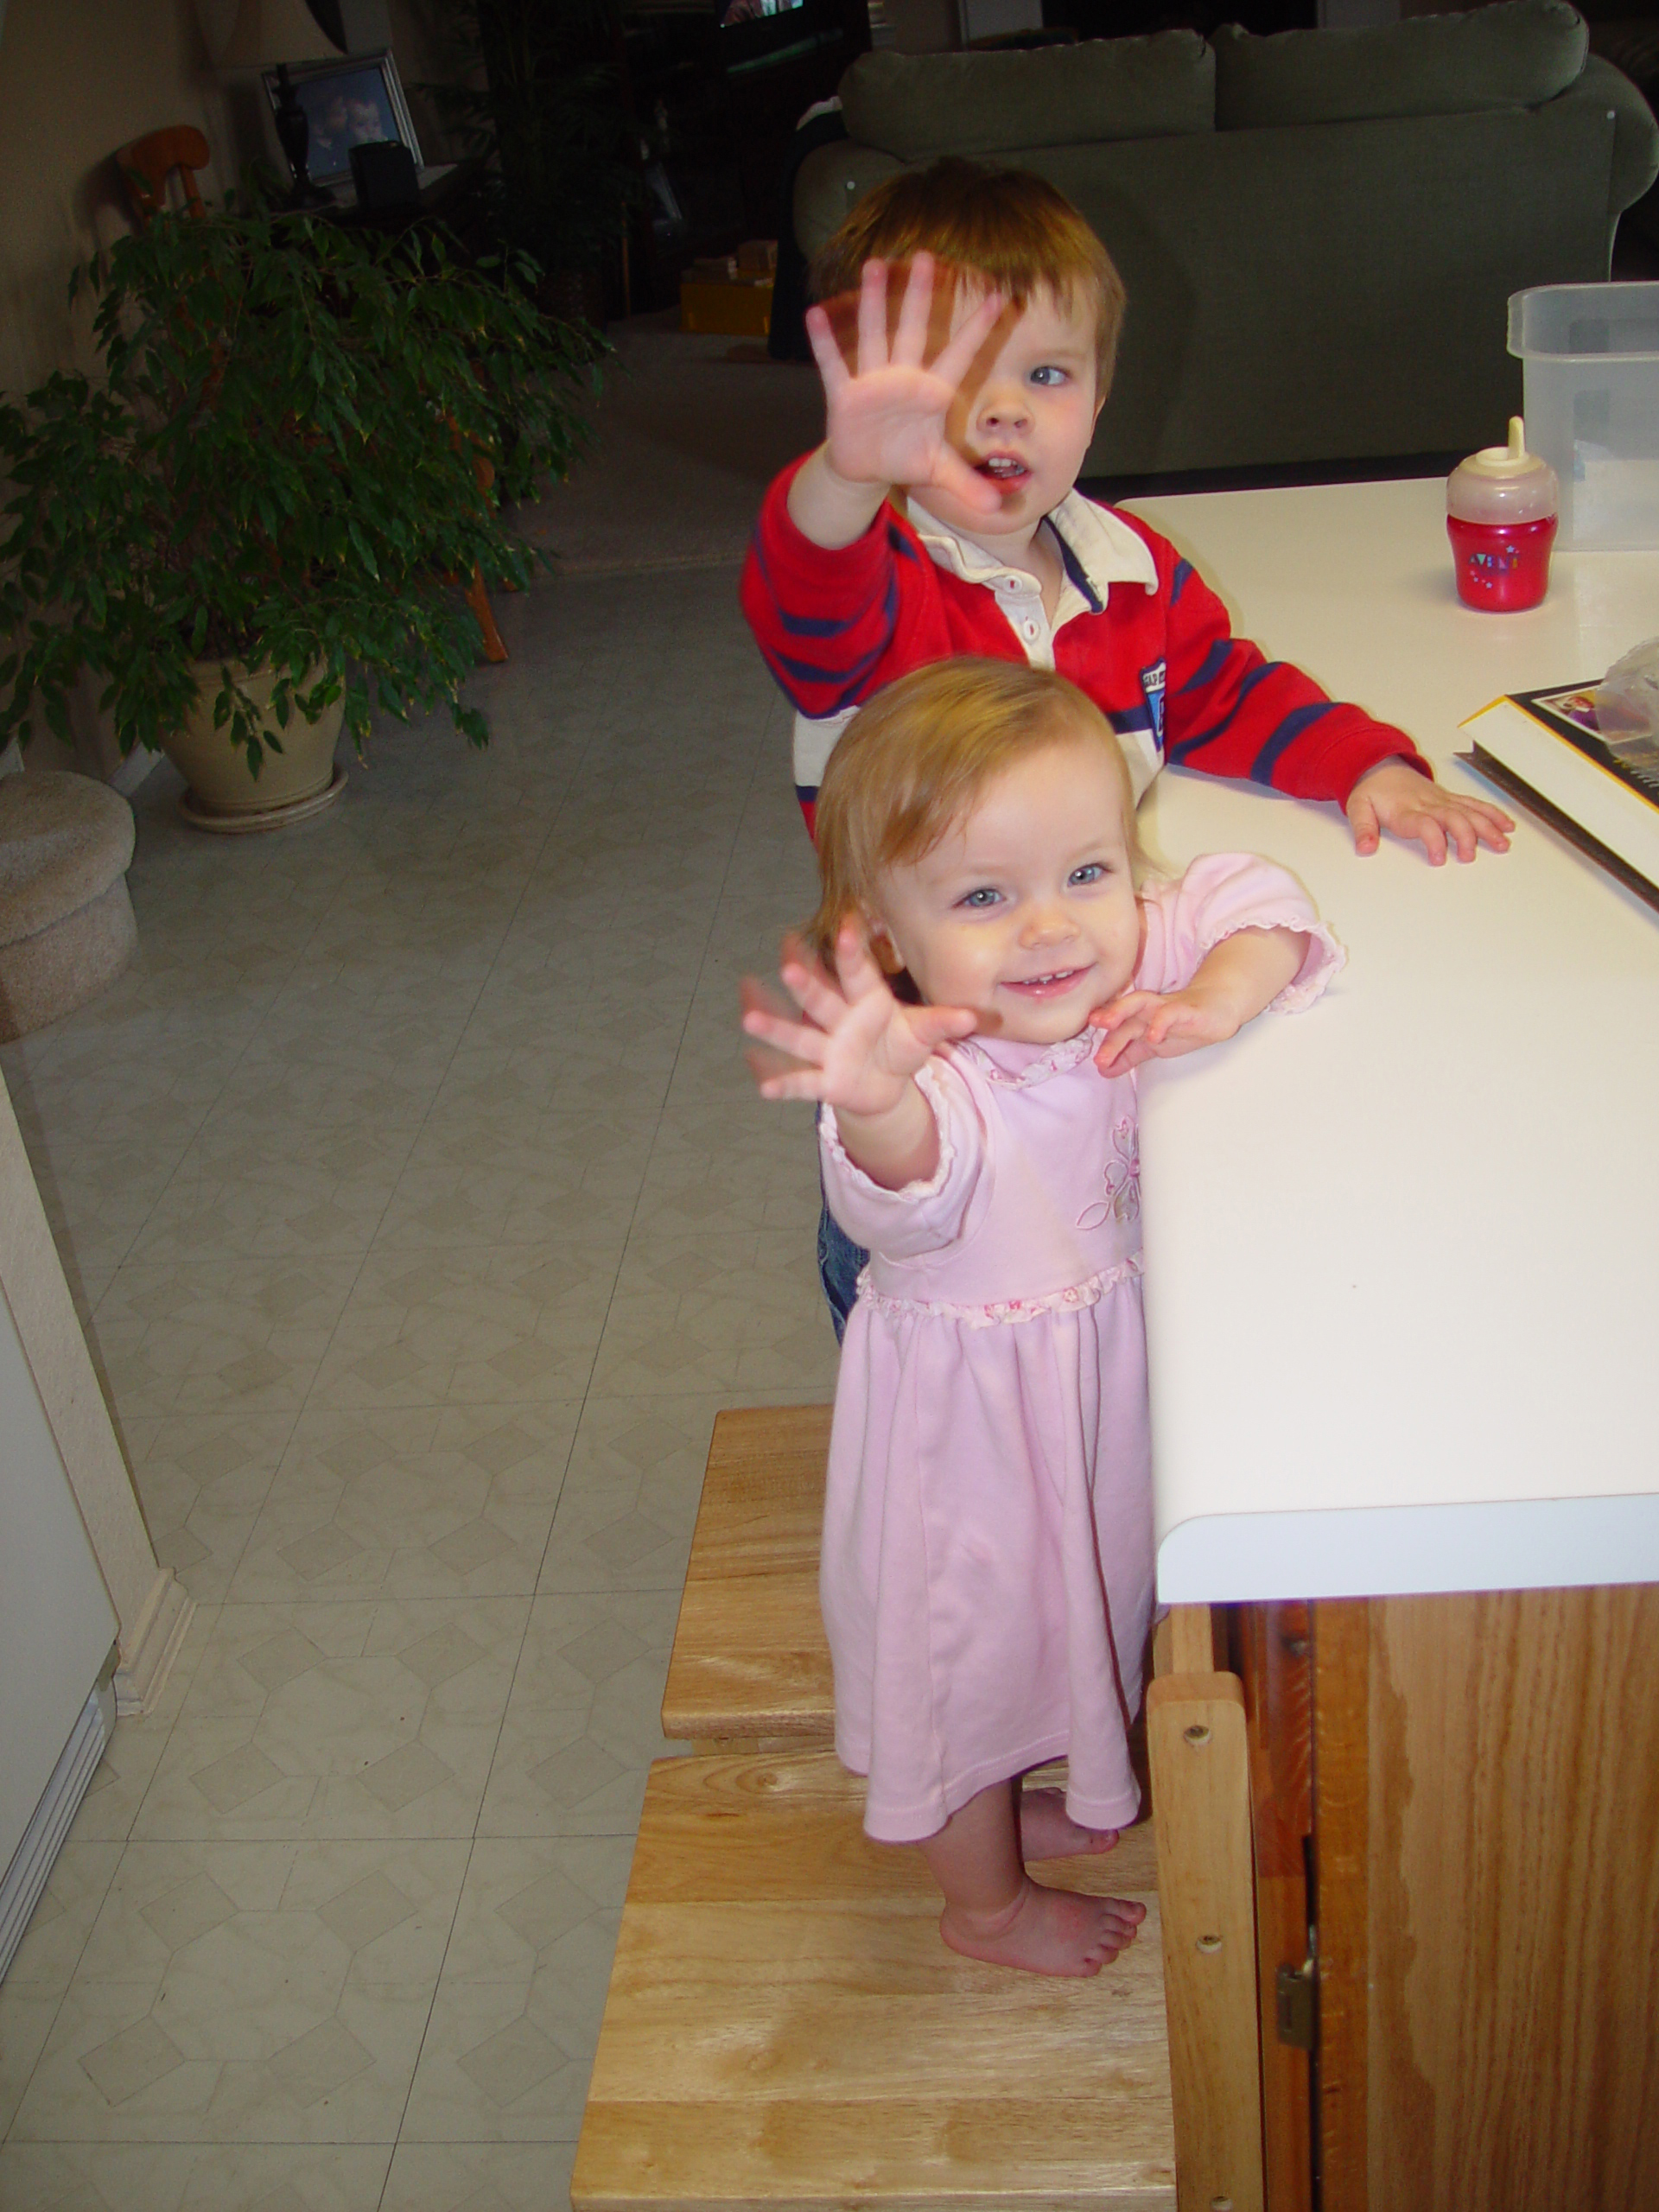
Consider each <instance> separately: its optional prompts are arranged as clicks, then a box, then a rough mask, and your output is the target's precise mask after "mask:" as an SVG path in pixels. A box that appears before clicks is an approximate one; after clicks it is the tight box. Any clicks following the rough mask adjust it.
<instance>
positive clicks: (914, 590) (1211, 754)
mask: <svg viewBox="0 0 1659 2212" xmlns="http://www.w3.org/2000/svg"><path fill="white" fill-rule="evenodd" d="M800 466H801V463H800V462H799V461H797V462H795V463H794V464H793V465H792V466H791V467H789V468H787V469H785V471H784V473H783V474H782V475H781V476H780V477H779V479H778V480H777V481H776V482H775V483H774V484H773V485H772V488H771V490H770V491H769V492H768V493H767V494H766V500H765V502H764V504H763V505H762V507H761V510H760V520H759V522H758V523H757V524H756V526H755V532H754V538H753V544H752V546H751V548H750V551H749V557H748V561H747V566H746V568H745V570H744V575H743V582H742V602H743V611H744V613H746V614H747V617H748V620H749V624H750V626H751V627H752V628H753V632H754V634H755V638H756V640H757V642H758V643H759V645H760V650H761V652H762V653H763V654H764V655H765V657H766V664H767V666H768V667H769V668H770V669H771V670H772V674H773V675H774V676H775V677H777V679H778V681H779V683H780V684H781V685H782V686H783V689H784V691H785V695H786V696H787V697H788V698H789V700H790V702H791V705H792V706H793V707H794V709H795V710H796V715H795V745H794V752H795V787H796V792H797V795H798V798H799V799H800V802H801V806H802V810H803V811H804V813H805V816H806V821H807V827H808V828H809V829H810V828H811V826H812V810H813V804H814V802H815V801H816V799H817V789H818V784H819V780H820V779H821V777H822V775H823V764H824V762H825V761H826V760H828V759H829V754H830V752H831V751H832V749H833V748H834V746H835V743H836V740H837V739H838V738H839V737H840V735H841V733H842V730H843V729H844V728H846V726H847V723H848V722H849V720H850V719H851V717H852V715H853V714H854V713H855V711H856V709H858V708H859V707H860V706H861V705H862V703H863V702H864V701H865V700H867V699H868V698H870V697H871V696H873V695H874V693H875V692H877V691H879V690H881V688H882V686H883V685H884V684H887V683H892V682H893V680H894V678H895V677H899V676H903V675H906V674H907V673H908V672H909V671H910V670H912V669H914V668H922V667H925V666H926V665H927V664H929V663H930V662H931V661H936V660H949V659H954V658H957V656H958V655H961V654H963V653H979V654H983V655H986V656H988V658H992V659H997V660H1020V659H1024V660H1027V661H1028V662H1030V663H1031V664H1033V665H1034V666H1036V667H1039V668H1054V669H1058V671H1059V672H1060V674H1061V675H1062V676H1066V677H1070V678H1071V681H1072V683H1075V684H1077V686H1078V688H1079V689H1080V690H1083V691H1084V692H1086V693H1087V694H1088V696H1089V697H1090V698H1091V699H1092V700H1093V701H1094V702H1095V704H1096V706H1097V707H1098V708H1099V709H1101V711H1102V712H1103V714H1104V715H1105V716H1106V718H1107V720H1108V721H1109V722H1110V723H1111V725H1112V728H1114V729H1115V730H1116V732H1117V734H1118V737H1119V739H1120V741H1122V746H1123V750H1124V753H1125V754H1126V756H1127V757H1128V762H1129V767H1130V772H1131V773H1132V774H1133V776H1134V779H1135V795H1136V797H1137V798H1138V797H1139V796H1140V794H1141V792H1142V791H1144V790H1145V789H1146V787H1147V785H1148V784H1149V783H1150V782H1151V781H1152V779H1153V777H1154V776H1155V775H1156V774H1157V772H1158V771H1159V769H1160V767H1162V766H1164V765H1165V763H1166V761H1174V762H1176V763H1177V764H1179V766H1182V767H1187V768H1197V769H1201V770H1203V771H1204V772H1205V773H1206V774H1209V775H1212V776H1234V777H1240V778H1245V779H1249V780H1251V781H1253V782H1255V783H1259V784H1265V785H1268V786H1269V787H1270V788H1271V789H1272V790H1274V791H1288V792H1292V793H1294V794H1295V795H1296V796H1297V797H1298V798H1315V799H1335V800H1336V801H1337V802H1338V804H1341V803H1342V802H1344V801H1345V800H1346V798H1347V797H1348V794H1349V792H1350V791H1351V790H1352V788H1353V786H1354V785H1355V784H1356V783H1357V780H1358V779H1359V778H1360V777H1361V776H1362V775H1363V774H1364V772H1365V771H1366V770H1367V769H1368V768H1374V767H1376V766H1377V765H1378V763H1379V762H1381V761H1383V760H1390V759H1399V760H1405V761H1407V762H1408V763H1409V765H1410V766H1412V767H1414V768H1415V769H1417V770H1419V771H1420V772H1421V773H1422V774H1423V775H1425V776H1430V775H1432V771H1431V770H1430V768H1429V766H1428V764H1427V761H1425V760H1423V758H1422V756H1421V754H1420V753H1418V751H1417V748H1416V747H1415V746H1414V745H1413V743H1412V741H1411V740H1410V739H1409V738H1408V736H1407V735H1406V734H1405V732H1404V731H1403V730H1399V729H1395V728H1391V727H1390V726H1389V724H1388V723H1386V722H1379V721H1374V720H1373V719H1372V718H1371V716H1370V715H1367V714H1365V713H1364V712H1363V710H1362V709H1360V708H1358V707H1351V706H1344V705H1342V704H1340V703H1339V702H1337V701H1335V700H1332V699H1330V698H1328V697H1327V696H1326V695H1325V693H1324V692H1323V691H1322V690H1320V689H1319V685H1318V684H1317V683H1314V682H1313V679H1312V678H1311V677H1306V676H1304V675H1303V674H1302V672H1301V671H1300V669H1297V668H1293V667H1292V666H1291V665H1290V664H1288V663H1287V662H1286V661H1270V660H1268V659H1266V658H1263V656H1262V653H1261V652H1260V651H1259V650H1258V649H1257V648H1256V647H1255V645H1251V644H1250V643H1249V641H1248V639H1243V638H1235V637H1234V636H1233V634H1232V632H1231V628H1230V625H1229V623H1228V620H1227V613H1226V609H1225V608H1224V607H1223V605H1222V603H1221V601H1219V600H1218V599H1217V596H1216V594H1214V592H1212V591H1211V589H1210V588H1209V586H1208V585H1207V584H1206V583H1205V582H1204V580H1203V578H1202V577H1201V576H1199V575H1198V572H1197V570H1196V569H1193V567H1192V564H1191V563H1189V562H1187V561H1185V560H1184V559H1182V557H1181V556H1180V555H1179V553H1177V551H1176V550H1175V548H1174V547H1173V545H1172V544H1170V543H1169V542H1168V540H1167V539H1166V538H1163V537H1160V536H1159V535H1158V533H1157V531H1154V530H1151V529H1149V528H1148V527H1147V524H1145V523H1143V522H1141V521H1140V520H1139V519H1138V518H1135V516H1133V515H1128V514H1120V513H1119V512H1116V510H1115V509H1113V508H1110V507H1103V506H1100V505H1096V502H1095V501H1094V500H1092V499H1085V498H1084V496H1083V494H1082V493H1079V492H1071V493H1068V494H1067V495H1066V497H1065V499H1062V500H1061V502H1060V504H1059V505H1058V507H1056V508H1055V510H1054V512H1053V513H1052V515H1051V516H1050V517H1049V518H1048V521H1049V526H1050V528H1051V529H1052V531H1053V532H1054V535H1055V537H1056V539H1057V540H1058V549H1059V553H1060V557H1061V561H1062V563H1063V564H1064V567H1065V584H1064V586H1063V588H1062V590H1061V594H1060V599H1059V602H1058V606H1057V607H1056V608H1055V613H1054V620H1053V622H1052V624H1051V623H1050V622H1049V620H1048V619H1047V616H1046V614H1045V613H1044V611H1043V602H1042V594H1041V592H1040V591H1039V588H1038V586H1037V582H1036V580H1035V578H1034V577H1032V576H1029V575H1026V574H1025V573H1024V572H1023V571H1021V570H1020V569H1010V568H1007V566H1006V565H1004V564H1003V563H1000V562H998V561H995V560H994V559H993V558H992V556H990V555H989V554H988V553H987V552H986V551H985V550H983V548H982V547H981V546H978V545H976V544H975V543H972V541H971V540H969V539H967V538H964V537H962V536H960V535H959V534H958V533H957V531H954V530H952V529H950V526H949V525H948V524H944V523H941V522H938V521H936V520H935V519H934V518H933V517H932V516H931V515H929V514H928V513H927V512H925V509H923V508H922V507H920V506H919V505H918V504H917V503H916V501H914V500H913V499H912V500H911V501H910V502H909V503H908V513H907V514H905V513H901V512H899V510H898V509H897V508H896V507H895V506H894V505H892V504H888V505H885V506H884V507H883V508H882V510H881V512H880V514H879V515H877V517H876V518H875V520H874V523H872V524H871V525H870V527H869V529H868V531H866V532H865V533H864V535H863V537H860V538H858V539H856V540H855V543H852V544H851V545H846V546H842V547H839V548H837V549H835V550H829V549H827V548H825V547H823V546H820V545H815V544H813V543H812V542H811V540H810V538H807V537H803V535H802V534H801V532H800V531H798V529H797V528H796V526H795V524H794V523H793V522H792V521H791V518H790V515H789V511H788V506H787V504H786V502H787V499H788V494H789V486H790V484H791V480H793V478H794V475H795V472H796V470H797V469H798V468H799V467H800Z"/></svg>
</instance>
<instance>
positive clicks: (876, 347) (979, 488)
mask: <svg viewBox="0 0 1659 2212" xmlns="http://www.w3.org/2000/svg"><path fill="white" fill-rule="evenodd" d="M887 275H888V270H887V263H886V262H885V261H867V262H866V263H865V264H864V271H863V277H862V280H861V283H860V286H859V294H858V325H857V329H858V337H857V346H856V349H855V355H854V365H853V367H852V368H851V369H849V367H848V365H847V363H846V360H845V359H844V358H843V356H842V350H841V347H840V346H839V345H838V344H837V343H836V334H835V327H834V325H833V324H832V322H831V321H830V318H829V315H828V314H827V313H826V312H825V310H824V309H823V308H821V307H815V308H809V309H808V310H807V316H806V333H807V337H808V339H809V340H810V343H811V346H812V353H813V358H814V359H816V360H817V365H818V373H819V375H820V376H821V377H822V378H823V397H824V446H823V458H824V461H825V463H826V464H827V466H828V467H829V470H830V471H831V473H832V474H833V475H835V476H837V477H839V478H840V479H841V480H842V482H843V483H845V484H860V485H880V486H882V487H883V491H884V493H885V488H886V486H888V485H890V484H902V485H904V486H906V487H907V488H908V489H911V490H912V491H918V492H919V491H923V490H925V488H926V487H927V486H929V485H937V486H939V487H940V489H942V490H944V491H948V492H950V493H954V494H955V496H956V497H957V499H960V500H961V501H962V503H963V505H964V506H967V507H969V508H976V509H977V510H978V511H979V512H982V513H983V514H987V515H990V514H995V513H996V512H998V511H999V509H1000V506H1001V496H1000V494H999V493H998V492H997V489H996V487H995V485H993V484H989V483H987V482H986V480H984V478H982V477H981V476H977V475H976V474H975V473H974V471H973V470H972V469H971V468H969V466H968V464H967V462H966V461H964V460H963V457H962V455H961V454H959V453H958V452H957V449H956V448H955V447H954V446H953V445H952V444H951V443H950V439H949V437H948V436H947V435H946V428H945V425H946V420H947V418H948V416H949V415H950V407H951V404H952V402H953V401H954V400H955V398H956V396H957V391H958V389H959V387H960V386H961V384H962V381H963V378H964V377H965V376H966V375H967V373H968V371H969V368H970V367H971V366H972V365H973V361H974V357H975V355H976V353H978V352H979V350H980V348H981V346H982V345H983V344H984V343H985V340H986V339H987V338H988V336H989V335H990V334H991V331H992V330H993V329H994V327H995V324H996V321H997V318H998V316H999V315H1001V313H1002V310H1003V308H1004V306H1005V305H1006V302H1005V301H1004V300H1003V298H1002V296H1001V294H1000V293H998V292H988V293H987V294H986V296H985V297H984V298H983V299H982V301H981V302H979V304H978V306H977V307H976V308H975V309H974V310H973V312H972V314H971V315H968V316H967V317H966V319H965V320H964V321H963V324H962V327H961V328H960V329H959V330H958V331H957V333H956V334H955V336H954V337H952V338H951V339H950V341H949V342H948V343H947V344H946V346H944V350H943V351H942V352H941V353H940V354H939V356H938V359H937V360H936V361H934V362H933V363H932V365H931V367H930V366H928V365H926V355H927V338H928V323H929V316H930V313H931V308H932V302H933V276H934V262H933V257H932V255H931V254H930V253H918V255H917V256H916V257H915V259H914V260H913V261H912V263H911V264H910V275H909V280H908V282H907V283H906V286H905V294H904V298H903V300H902V301H901V302H900V303H899V321H898V325H897V327H896V328H895V330H894V332H893V340H892V343H891V345H889V343H888V340H887Z"/></svg>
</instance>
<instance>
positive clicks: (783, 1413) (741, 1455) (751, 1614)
mask: <svg viewBox="0 0 1659 2212" xmlns="http://www.w3.org/2000/svg"><path fill="white" fill-rule="evenodd" d="M829 1411H830V1409H829V1407H828V1406H759V1407H749V1408H743V1409H741V1410H734V1411H728V1412H725V1413H721V1414H716V1416H715V1433H714V1437H713V1440H712V1441H711V1442H710V1444H709V1464H708V1468H707V1471H706V1472H705V1473H704V1476H703V1482H702V1503H701V1504H700V1506H699V1507H698V1510H697V1525H696V1532H695V1534H694V1535H693V1536H692V1539H691V1560H690V1566H689V1567H688V1568H687V1569H686V1576H685V1593H684V1596H683V1599H681V1602H680V1618H679V1624H678V1626H677V1628H676V1630H675V1632H674V1650H673V1656H672V1657H671V1660H670V1662H669V1669H668V1684H667V1688H665V1690H664V1694H663V1732H664V1735H667V1736H672V1737H675V1738H680V1739H683V1740H684V1741H687V1742H690V1743H691V1744H693V1745H696V1747H697V1749H699V1750H715V1749H720V1750H724V1751H735V1750H740V1749H741V1750H746V1751H763V1750H764V1751H776V1750H787V1749H789V1748H791V1746H793V1745H798V1744H810V1743H819V1744H827V1743H828V1742H829V1740H830V1738H832V1737H833V1736H834V1734H835V1698H834V1694H833V1689H832V1685H831V1681H830V1672H829V1646H828V1644H827V1643H825V1642H824V1636H823V1619H822V1618H821V1617H820V1614H819V1611H818V1544H819V1539H820V1536H821V1535H822V1533H823V1474H824V1465H825V1461H826V1459H827V1457H828V1454H829Z"/></svg>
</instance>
